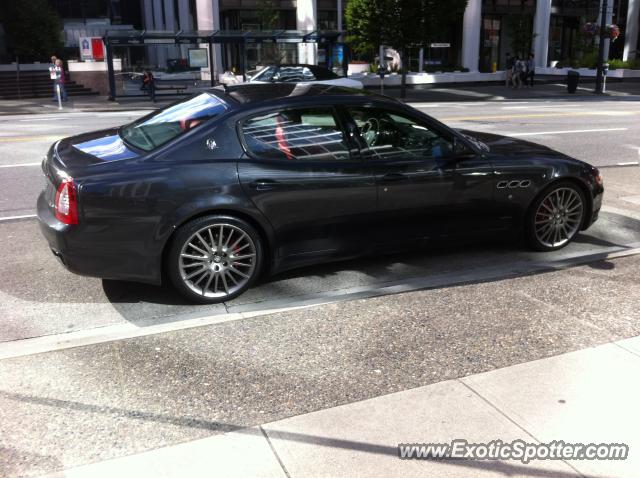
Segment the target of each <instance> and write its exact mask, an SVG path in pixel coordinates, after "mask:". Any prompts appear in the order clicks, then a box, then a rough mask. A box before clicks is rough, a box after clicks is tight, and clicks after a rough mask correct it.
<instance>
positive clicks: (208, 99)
mask: <svg viewBox="0 0 640 478" xmlns="http://www.w3.org/2000/svg"><path fill="white" fill-rule="evenodd" d="M226 109H227V105H226V104H225V103H224V102H223V101H222V100H221V99H220V98H218V97H217V96H214V95H211V94H209V93H202V94H200V95H198V96H194V97H192V98H189V99H187V100H185V101H181V102H179V103H175V104H173V105H171V106H168V107H166V108H164V109H161V110H158V111H157V112H155V113H154V114H153V115H151V116H146V117H144V118H142V119H140V120H138V121H135V122H133V123H131V124H129V125H127V126H124V127H123V128H122V129H121V130H120V135H121V136H122V139H124V141H125V142H127V143H129V144H131V145H133V146H135V147H137V148H140V149H142V150H144V151H151V150H153V149H155V148H158V147H159V146H162V145H163V144H165V143H166V142H168V141H171V140H172V139H174V138H176V137H178V136H180V135H181V134H184V133H186V132H187V131H190V130H191V129H193V128H197V127H198V126H199V125H201V124H202V123H204V122H205V121H207V120H209V119H211V118H213V117H215V116H218V115H220V114H222V113H223V112H224V111H225V110H226Z"/></svg>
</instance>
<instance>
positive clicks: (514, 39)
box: [505, 14, 537, 58]
mask: <svg viewBox="0 0 640 478" xmlns="http://www.w3.org/2000/svg"><path fill="white" fill-rule="evenodd" d="M505 20H506V29H507V31H508V33H509V37H510V38H511V51H512V52H513V53H514V54H515V55H518V56H519V57H520V58H528V57H529V53H530V52H531V50H532V43H533V39H534V38H535V37H536V36H537V33H532V29H533V28H532V26H533V19H532V17H531V15H524V14H521V15H507V16H506V17H505Z"/></svg>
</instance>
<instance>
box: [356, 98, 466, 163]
mask: <svg viewBox="0 0 640 478" xmlns="http://www.w3.org/2000/svg"><path fill="white" fill-rule="evenodd" d="M348 111H349V114H350V115H351V117H352V118H353V120H354V122H355V123H356V125H357V127H358V132H359V133H360V137H361V138H362V141H363V142H364V143H365V144H364V146H365V147H366V149H367V150H368V151H370V152H371V153H373V155H374V157H376V158H379V159H385V160H388V159H429V158H433V159H438V158H445V157H448V156H451V155H452V154H453V138H445V137H443V136H441V135H440V134H439V133H438V132H436V131H433V130H432V129H430V128H429V126H428V125H427V124H423V123H421V122H419V121H416V120H414V119H413V118H410V117H408V116H404V115H402V114H399V113H396V112H395V111H390V110H384V109H380V108H366V107H363V108H348Z"/></svg>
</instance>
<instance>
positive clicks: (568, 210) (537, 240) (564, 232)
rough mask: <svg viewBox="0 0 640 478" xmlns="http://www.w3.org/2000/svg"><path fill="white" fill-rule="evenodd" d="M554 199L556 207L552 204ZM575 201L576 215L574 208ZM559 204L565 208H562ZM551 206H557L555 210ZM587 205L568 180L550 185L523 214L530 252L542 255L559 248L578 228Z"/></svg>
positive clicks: (582, 194)
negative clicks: (541, 252)
mask: <svg viewBox="0 0 640 478" xmlns="http://www.w3.org/2000/svg"><path fill="white" fill-rule="evenodd" d="M561 198H562V199H561ZM565 198H566V199H565ZM556 200H557V204H554V201H556ZM562 201H564V203H563V202H562ZM578 202H579V214H577V211H578V209H576V208H577V205H578ZM543 203H544V205H543ZM563 204H564V205H565V206H566V204H569V206H568V207H564V209H563V207H562V205H563ZM555 205H558V206H559V207H558V208H555V207H554V206H555ZM587 206H588V204H587V201H586V197H585V194H584V192H583V191H582V189H581V188H580V187H579V186H577V185H576V184H574V183H572V182H570V181H559V182H557V183H553V184H552V185H550V186H549V187H547V188H546V189H545V190H544V191H542V192H541V193H540V194H539V195H538V196H537V197H536V199H534V201H533V203H532V204H531V207H530V208H529V211H528V212H527V215H526V218H525V237H526V240H527V243H528V245H529V246H530V247H531V248H532V249H533V250H536V251H543V252H548V251H556V250H558V249H562V248H563V247H565V246H566V245H567V244H569V243H570V242H571V241H572V240H573V239H574V238H575V237H576V235H577V234H578V232H580V230H581V229H582V225H583V224H584V218H585V214H587ZM554 221H555V222H554ZM547 226H549V228H548V229H547V228H546V227H547ZM549 231H551V232H549ZM555 231H559V232H558V234H559V236H555V234H556V232H555ZM547 235H549V236H550V237H546V236H547ZM556 238H557V240H555V239H556Z"/></svg>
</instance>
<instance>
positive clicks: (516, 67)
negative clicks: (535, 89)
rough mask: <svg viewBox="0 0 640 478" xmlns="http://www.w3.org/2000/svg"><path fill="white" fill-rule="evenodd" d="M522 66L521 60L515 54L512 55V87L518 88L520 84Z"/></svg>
mask: <svg viewBox="0 0 640 478" xmlns="http://www.w3.org/2000/svg"><path fill="white" fill-rule="evenodd" d="M521 66H522V61H521V60H520V58H519V57H518V56H517V55H516V56H514V57H513V68H512V69H511V81H512V82H513V87H514V88H520V87H521V86H522V77H521V75H520V68H521Z"/></svg>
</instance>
